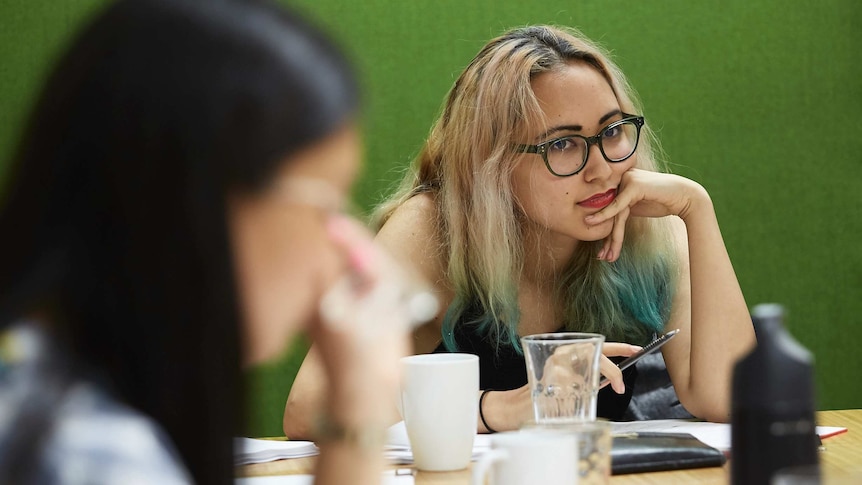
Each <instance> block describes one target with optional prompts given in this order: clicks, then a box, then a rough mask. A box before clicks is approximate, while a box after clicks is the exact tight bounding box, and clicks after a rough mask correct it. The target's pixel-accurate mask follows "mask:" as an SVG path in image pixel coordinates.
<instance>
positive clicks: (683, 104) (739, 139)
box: [0, 0, 862, 434]
mask: <svg viewBox="0 0 862 485" xmlns="http://www.w3.org/2000/svg"><path fill="white" fill-rule="evenodd" d="M99 3H101V2H98V1H95V0H93V1H86V0H66V1H64V2H59V1H56V0H53V1H46V0H39V1H35V0H31V1H25V0H15V1H13V2H11V3H10V1H9V0H0V6H2V10H0V28H2V30H0V56H2V58H0V160H2V161H5V160H7V159H8V156H9V153H10V149H11V144H12V143H13V142H14V140H15V139H16V137H17V136H18V133H19V130H20V126H21V122H22V119H23V115H24V113H25V111H26V109H27V108H28V106H29V104H30V102H31V101H32V99H33V96H34V93H35V90H36V89H37V87H38V85H39V82H40V80H41V77H42V75H43V74H44V72H45V68H46V66H47V65H48V63H49V61H50V59H51V57H52V55H53V54H54V53H55V52H56V49H57V48H58V47H59V46H61V45H62V43H63V42H64V41H65V40H66V39H67V38H68V34H69V32H70V29H71V28H72V27H74V26H75V25H76V23H77V22H78V21H79V19H80V18H82V16H83V15H84V14H85V13H86V12H87V11H88V10H89V9H90V8H91V6H92V5H96V4H99ZM291 3H292V4H294V5H299V6H300V7H301V8H303V9H304V10H306V11H307V12H308V13H309V14H310V15H311V16H313V17H315V18H316V19H317V20H318V21H319V22H320V23H321V24H322V25H323V26H324V27H325V28H327V29H328V30H329V31H330V32H331V33H332V34H333V35H334V36H336V37H337V38H338V39H339V40H340V41H341V42H342V44H343V45H344V46H345V47H346V48H347V49H348V50H349V51H350V52H351V53H352V54H353V55H354V58H355V59H356V62H357V64H358V66H359V67H360V69H361V72H362V76H363V81H364V83H365V88H366V108H365V118H366V122H365V129H366V134H367V136H366V139H367V157H366V158H367V167H366V173H365V175H364V177H363V178H362V180H361V181H360V183H359V185H358V186H357V190H356V197H355V198H356V201H357V203H358V205H359V206H360V207H361V208H363V209H367V208H369V207H370V206H371V205H373V204H374V203H375V202H376V201H378V200H379V199H380V198H381V197H382V196H383V195H384V194H385V193H387V191H388V190H389V189H390V188H391V186H392V184H393V183H394V182H395V181H396V180H398V179H399V175H398V174H399V171H400V170H402V169H403V168H404V166H405V165H406V164H407V163H408V161H409V160H410V159H411V158H412V156H413V155H414V154H415V153H416V151H417V150H418V148H419V146H420V145H421V143H422V141H423V139H424V137H425V135H426V133H427V131H428V129H429V127H430V124H431V121H432V120H433V119H434V117H435V116H436V114H437V111H438V110H439V107H440V104H441V102H442V100H443V97H444V95H445V93H446V91H447V90H448V89H449V87H450V86H451V84H452V82H453V81H454V78H455V77H456V76H457V74H458V73H459V72H460V70H461V69H462V68H463V67H464V66H465V65H466V63H467V62H468V61H469V60H470V58H471V57H472V56H473V55H474V54H475V52H476V51H477V50H478V49H479V48H480V47H481V45H482V44H483V43H484V42H485V41H487V40H488V39H489V38H491V37H492V36H494V35H496V34H498V33H500V32H501V31H502V30H504V29H506V28H509V27H512V26H518V25H524V24H528V23H557V24H567V25H574V26H577V27H578V28H580V29H581V30H582V31H584V32H585V33H586V34H587V35H589V36H590V37H592V38H593V39H596V40H598V41H599V42H601V43H602V44H604V45H605V46H606V47H608V48H609V49H610V50H611V51H612V52H613V54H614V56H615V59H616V60H617V62H618V63H619V64H620V65H621V66H622V68H623V69H624V70H625V71H626V73H627V74H628V75H629V78H630V81H631V82H632V83H633V85H634V86H635V87H636V88H637V89H638V91H639V92H640V95H641V97H642V99H643V101H644V104H645V107H646V112H645V114H646V117H647V120H648V123H650V124H652V126H654V127H656V128H657V129H658V132H659V134H660V136H661V137H662V140H663V144H664V148H665V150H666V151H667V153H668V154H669V156H670V159H671V161H672V163H673V170H674V171H675V172H677V173H680V174H682V175H686V176H688V177H691V178H694V179H695V180H698V181H699V182H701V183H702V184H703V185H704V186H706V188H707V189H708V190H709V191H710V193H711V194H712V197H713V199H714V201H715V206H716V211H717V212H718V216H719V220H720V221H721V223H722V230H723V232H724V237H725V240H726V243H727V246H728V250H729V252H730V254H731V257H732V258H733V261H734V266H735V268H736V271H737V274H738V276H739V280H740V283H741V285H742V288H743V290H744V292H745V295H746V299H747V301H748V303H749V305H753V304H756V303H759V302H765V301H776V302H780V303H783V304H785V305H786V306H787V308H788V310H789V321H788V326H789V328H790V329H791V331H792V332H793V334H794V335H795V336H796V337H797V339H798V340H800V341H801V342H802V343H803V344H804V345H805V346H806V347H808V348H809V349H811V350H812V351H813V352H814V354H815V356H816V359H817V361H816V363H817V385H818V389H819V396H818V400H819V408H820V409H834V408H859V407H862V389H860V387H859V386H858V384H857V382H858V381H857V380H856V379H857V378H856V377H854V376H855V375H856V374H857V373H858V372H860V371H862V353H860V352H858V351H856V350H854V349H855V347H856V344H857V343H858V342H860V340H862V339H860V337H862V330H860V325H862V317H860V315H862V298H860V297H862V251H860V244H859V242H858V241H859V239H860V237H862V209H860V208H861V207H862V204H860V199H862V198H860V195H859V193H858V191H857V190H856V187H857V185H858V184H859V183H860V182H862V118H860V117H859V113H860V111H862V110H860V108H862V81H860V80H862V65H860V63H859V57H860V56H859V54H858V53H857V52H858V51H859V50H860V48H862V3H860V2H857V1H856V0H827V1H821V2H817V3H816V8H814V5H815V4H814V3H813V2H808V1H802V0H769V1H760V2H751V1H750V0H728V1H722V2H719V1H701V2H691V1H687V0H665V1H660V0H654V1H641V2H624V1H619V2H607V1H598V0H595V1H594V0H589V1H573V0H568V1H559V0H547V1H543V2H532V1H523V0H480V1H479V0H477V1H463V0H457V1H456V0H441V1H435V2H432V1H422V0H415V1H404V0H362V1H345V0H341V1H335V0H302V1H299V2H291ZM0 163H2V162H0ZM0 173H2V172H0ZM0 237H6V236H5V235H0ZM301 347H302V345H301V344H300V345H299V348H301ZM294 354H295V352H294ZM291 357H295V355H294V356H291V355H287V356H286V358H285V359H284V361H283V362H280V363H276V364H273V365H269V366H266V367H261V368H260V369H257V370H255V371H254V372H253V380H252V383H253V384H252V389H253V390H254V396H253V399H252V402H251V406H252V408H253V410H252V416H253V417H252V420H251V428H250V432H251V433H252V434H278V433H279V431H280V426H281V425H280V413H281V409H280V407H281V405H282V403H283V400H284V397H285V396H286V393H287V387H288V386H289V384H290V382H291V380H292V372H293V370H292V369H293V368H294V367H295V365H296V364H295V362H296V360H297V359H295V358H291Z"/></svg>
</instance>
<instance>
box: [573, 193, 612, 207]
mask: <svg viewBox="0 0 862 485" xmlns="http://www.w3.org/2000/svg"><path fill="white" fill-rule="evenodd" d="M616 197H617V189H611V190H608V191H607V192H603V193H601V194H596V195H593V196H592V197H590V198H588V199H584V200H582V201H580V202H578V205H579V206H581V207H586V208H589V209H603V208H605V207H607V206H608V205H609V204H610V203H611V202H613V201H614V199H615V198H616Z"/></svg>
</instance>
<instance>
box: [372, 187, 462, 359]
mask: <svg viewBox="0 0 862 485" xmlns="http://www.w3.org/2000/svg"><path fill="white" fill-rule="evenodd" d="M375 240H376V241H377V242H378V243H379V244H380V245H381V246H382V247H383V248H384V249H385V250H386V251H387V252H389V253H390V254H391V255H392V256H393V257H394V258H395V259H396V260H397V261H398V262H400V263H401V264H403V265H405V266H407V267H410V268H412V269H413V270H414V271H416V272H417V273H418V274H419V275H421V277H422V278H423V279H424V280H425V281H426V282H427V283H429V284H430V285H431V287H432V291H433V292H434V294H435V296H436V297H437V299H438V301H439V303H440V313H438V315H437V316H436V318H434V319H433V320H432V321H431V322H429V323H428V324H427V325H425V326H423V327H420V328H419V329H417V330H416V331H415V332H414V342H413V344H414V347H415V350H416V351H417V352H420V353H421V352H430V351H431V350H433V349H434V347H435V346H436V344H437V342H438V341H439V339H440V328H441V325H442V318H443V314H444V313H445V310H446V308H448V307H449V304H450V303H451V302H452V299H453V297H454V292H453V291H452V288H451V285H450V283H449V280H448V278H447V276H446V266H447V256H446V254H447V252H446V249H445V246H446V244H445V241H444V240H443V238H442V237H441V232H440V226H439V217H438V213H437V204H436V203H435V201H434V196H433V194H430V193H421V194H417V195H415V196H413V197H411V198H410V199H409V200H407V201H406V202H404V204H402V205H401V206H399V207H398V208H397V209H395V211H394V212H393V213H392V215H390V217H389V219H388V220H387V221H386V224H384V225H383V227H381V228H380V231H378V233H377V236H376V238H375Z"/></svg>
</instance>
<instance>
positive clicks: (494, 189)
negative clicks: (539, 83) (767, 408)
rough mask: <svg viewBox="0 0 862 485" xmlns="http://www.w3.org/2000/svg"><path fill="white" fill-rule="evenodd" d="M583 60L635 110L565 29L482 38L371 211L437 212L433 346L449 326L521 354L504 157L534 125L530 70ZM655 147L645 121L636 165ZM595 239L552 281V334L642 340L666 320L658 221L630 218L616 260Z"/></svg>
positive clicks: (614, 77)
mask: <svg viewBox="0 0 862 485" xmlns="http://www.w3.org/2000/svg"><path fill="white" fill-rule="evenodd" d="M571 62H585V63H587V64H588V65H590V66H592V67H593V68H595V69H596V70H597V71H599V72H600V73H601V74H602V75H603V76H604V78H605V79H606V80H607V81H608V83H609V85H610V86H611V88H612V89H613V91H614V93H615V94H616V97H617V100H618V102H619V105H620V108H621V110H622V111H623V112H627V113H642V110H641V107H640V104H639V102H638V100H637V97H636V95H635V94H634V91H633V90H632V89H631V87H630V86H629V85H628V82H627V81H626V79H625V77H624V76H623V74H622V72H621V71H620V69H619V68H618V67H617V66H616V65H615V64H613V62H612V61H611V60H610V59H609V56H608V55H607V54H606V53H605V52H604V51H603V50H602V49H601V48H600V47H599V46H597V45H595V44H594V43H592V42H590V41H589V40H587V39H586V38H585V37H584V36H583V35H582V34H581V33H580V32H578V31H577V30H575V29H571V28H565V27H554V26H529V27H523V28H518V29H514V30H511V31H509V32H506V33H504V34H503V35H501V36H499V37H497V38H495V39H493V40H491V41H490V42H488V43H487V44H486V45H485V46H484V47H483V48H482V50H481V51H480V52H479V53H478V54H477V55H476V57H475V58H474V59H473V60H472V61H471V63H470V64H469V65H468V66H467V68H466V69H465V70H464V72H463V73H462V74H461V75H460V77H459V78H458V79H457V80H456V82H455V84H454V86H453V87H452V89H451V90H450V92H449V94H448V96H447V99H446V102H445V104H444V106H443V110H442V113H441V115H440V116H439V118H438V119H437V121H436V122H435V123H434V125H433V127H432V129H431V133H430V135H429V137H428V140H427V141H426V143H425V146H424V147H423V149H422V151H421V153H420V154H419V156H418V157H417V158H416V160H415V162H414V164H413V166H412V167H411V170H410V171H409V172H408V174H407V176H406V177H405V179H404V180H403V182H402V184H401V187H400V188H399V190H398V191H397V192H396V193H395V194H394V195H393V196H392V197H391V198H390V199H389V200H388V201H386V202H384V203H383V204H381V205H380V207H378V209H377V211H376V213H375V217H374V219H375V224H376V225H377V227H380V226H382V225H383V224H384V223H385V222H386V220H387V218H388V217H389V215H390V214H391V213H392V212H393V211H394V210H395V209H396V208H397V207H398V206H399V205H401V204H402V203H403V202H404V201H406V200H407V199H409V198H410V197H412V196H413V195H415V194H417V193H419V192H424V191H431V192H432V193H433V195H434V200H435V203H436V205H437V211H436V213H437V216H436V217H437V218H438V220H437V221H436V227H437V228H438V231H439V236H440V240H441V241H443V243H442V246H441V247H440V248H438V249H439V251H441V253H442V254H443V255H444V257H445V261H446V264H447V266H446V268H447V269H446V271H447V275H446V276H447V278H448V280H449V282H450V285H451V287H452V289H453V290H454V292H455V299H454V301H453V302H452V304H451V305H450V307H449V308H448V309H447V312H446V315H445V317H444V320H443V341H444V343H445V345H446V347H447V348H448V349H450V350H456V345H455V341H454V338H453V334H452V330H453V328H454V326H455V325H456V324H461V325H476V326H477V331H478V332H479V333H480V334H484V335H487V336H488V337H490V338H491V341H492V342H496V343H497V345H500V344H509V345H511V346H513V347H514V348H516V349H520V345H519V341H518V339H519V336H518V332H517V328H518V322H519V320H520V310H519V307H518V281H519V276H520V275H521V272H522V270H523V269H524V254H525V251H524V244H525V241H524V234H523V232H522V224H521V220H522V218H523V211H522V209H521V207H520V205H519V203H518V201H517V199H516V198H515V196H514V195H513V192H512V183H511V178H512V177H511V176H512V171H513V169H514V167H515V164H516V162H517V161H518V159H519V156H520V154H519V153H516V151H515V150H513V149H512V146H513V143H514V142H515V141H516V140H520V139H523V138H524V137H525V136H527V127H532V126H544V125H545V124H546V123H545V120H544V116H543V111H542V109H541V107H540V106H539V103H538V101H537V99H536V97H535V95H534V93H533V90H532V87H531V80H532V79H533V77H534V76H536V75H538V74H539V73H543V72H548V71H554V70H556V69H561V68H562V67H564V66H566V64H568V63H571ZM659 154H660V150H659V148H658V143H657V140H656V137H655V134H654V133H653V132H652V130H651V129H650V127H649V124H648V123H647V124H646V125H645V126H644V127H643V129H642V130H641V140H640V144H639V146H638V157H637V167H638V168H641V169H645V170H657V169H658V167H659ZM601 244H602V242H601V241H595V242H592V241H589V242H588V241H584V242H581V243H579V244H578V245H577V249H576V250H575V254H574V255H573V257H572V259H571V261H570V262H569V264H568V265H567V266H566V269H565V270H564V271H563V272H561V273H560V274H552V275H547V276H548V277H549V278H553V281H554V282H555V287H556V291H557V297H558V301H560V302H562V303H561V308H562V314H561V315H560V316H561V319H562V321H561V322H560V327H561V328H565V329H566V330H573V331H574V330H577V331H584V332H597V333H601V334H604V335H605V336H606V337H607V339H608V340H609V341H625V342H632V343H645V342H647V341H648V340H649V339H650V337H651V336H652V335H653V334H654V333H655V332H659V331H661V329H662V328H663V326H664V321H665V320H666V319H667V317H668V315H669V312H670V302H671V296H672V294H673V290H674V284H675V281H676V276H677V270H676V264H675V260H674V254H675V250H674V243H673V238H672V237H671V233H670V228H669V226H668V222H667V221H666V220H665V219H652V218H630V219H629V220H628V223H627V227H626V239H625V242H624V245H623V250H622V252H621V255H620V258H619V259H618V260H617V261H616V262H614V263H613V264H609V263H607V262H603V261H598V260H597V259H596V257H595V255H596V254H597V253H598V250H599V247H600V245H601Z"/></svg>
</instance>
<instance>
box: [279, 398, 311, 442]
mask: <svg viewBox="0 0 862 485" xmlns="http://www.w3.org/2000/svg"><path fill="white" fill-rule="evenodd" d="M303 408H304V406H303V405H302V403H299V402H297V401H296V400H292V399H290V398H288V399H287V404H285V406H284V417H283V418H282V421H281V427H282V430H283V431H284V435H285V436H287V437H288V438H290V439H294V440H297V439H299V440H303V439H311V438H312V436H311V435H312V432H313V429H312V428H313V426H312V422H311V421H312V419H311V417H310V413H308V412H306V411H305V410H304V409H303Z"/></svg>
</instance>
